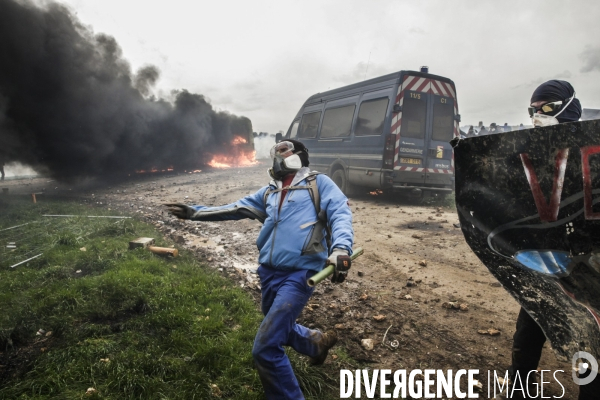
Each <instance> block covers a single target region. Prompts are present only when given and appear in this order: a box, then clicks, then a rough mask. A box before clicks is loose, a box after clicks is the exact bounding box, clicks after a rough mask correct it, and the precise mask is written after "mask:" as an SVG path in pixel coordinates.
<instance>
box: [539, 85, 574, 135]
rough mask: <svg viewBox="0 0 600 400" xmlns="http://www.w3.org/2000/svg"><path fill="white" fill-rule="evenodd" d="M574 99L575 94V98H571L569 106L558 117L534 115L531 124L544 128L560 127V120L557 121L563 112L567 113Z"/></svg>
mask: <svg viewBox="0 0 600 400" xmlns="http://www.w3.org/2000/svg"><path fill="white" fill-rule="evenodd" d="M574 98H575V92H573V96H571V99H570V100H569V102H568V103H567V105H566V106H564V107H563V108H562V109H561V110H560V111H559V112H558V113H557V114H556V115H545V114H538V113H535V114H533V117H531V122H532V123H533V126H537V127H542V126H551V125H558V124H559V122H558V119H556V117H558V116H559V115H560V114H561V113H562V112H563V111H565V110H566V109H567V107H569V104H571V102H572V101H573V99H574Z"/></svg>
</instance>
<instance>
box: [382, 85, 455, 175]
mask: <svg viewBox="0 0 600 400" xmlns="http://www.w3.org/2000/svg"><path fill="white" fill-rule="evenodd" d="M405 90H411V91H416V92H423V93H429V94H435V95H438V96H445V97H452V98H453V99H454V114H455V115H456V114H458V105H457V101H456V91H455V90H454V87H453V86H452V85H451V84H450V83H447V82H442V81H438V80H436V79H430V78H425V77H421V76H414V75H405V76H404V81H403V82H402V84H401V85H399V86H398V93H397V94H396V104H399V105H400V106H401V107H402V104H403V103H404V91H405ZM401 127H402V112H399V113H397V114H396V115H394V118H393V120H392V128H391V130H390V131H391V133H392V134H394V135H396V146H395V150H394V169H395V170H400V171H416V172H421V171H423V170H424V169H427V171H426V172H431V173H441V174H451V173H454V154H453V155H452V166H451V169H431V168H416V167H403V166H398V158H399V152H400V137H401V132H400V130H401V129H400V128H401ZM459 132H460V128H459V122H458V121H454V136H459ZM438 171H442V172H438Z"/></svg>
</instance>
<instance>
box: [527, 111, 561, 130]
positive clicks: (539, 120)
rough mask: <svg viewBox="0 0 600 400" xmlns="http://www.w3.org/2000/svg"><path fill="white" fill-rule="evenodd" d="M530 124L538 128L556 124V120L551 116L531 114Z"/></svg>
mask: <svg viewBox="0 0 600 400" xmlns="http://www.w3.org/2000/svg"><path fill="white" fill-rule="evenodd" d="M531 122H532V123H533V126H538V127H541V126H550V125H557V124H558V120H557V119H556V118H554V117H553V116H552V115H544V114H533V117H531Z"/></svg>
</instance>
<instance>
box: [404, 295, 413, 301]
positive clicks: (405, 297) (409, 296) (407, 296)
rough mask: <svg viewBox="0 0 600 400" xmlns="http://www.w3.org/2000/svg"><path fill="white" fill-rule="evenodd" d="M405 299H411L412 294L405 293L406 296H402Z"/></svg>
mask: <svg viewBox="0 0 600 400" xmlns="http://www.w3.org/2000/svg"><path fill="white" fill-rule="evenodd" d="M404 299H405V300H412V296H411V295H410V294H407V295H406V296H404Z"/></svg>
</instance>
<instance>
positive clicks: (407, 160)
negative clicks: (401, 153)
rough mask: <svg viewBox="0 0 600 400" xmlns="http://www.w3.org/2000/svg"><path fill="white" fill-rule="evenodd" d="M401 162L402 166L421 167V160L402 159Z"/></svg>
mask: <svg viewBox="0 0 600 400" xmlns="http://www.w3.org/2000/svg"><path fill="white" fill-rule="evenodd" d="M400 162H401V163H402V164H417V165H421V159H420V158H400Z"/></svg>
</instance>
